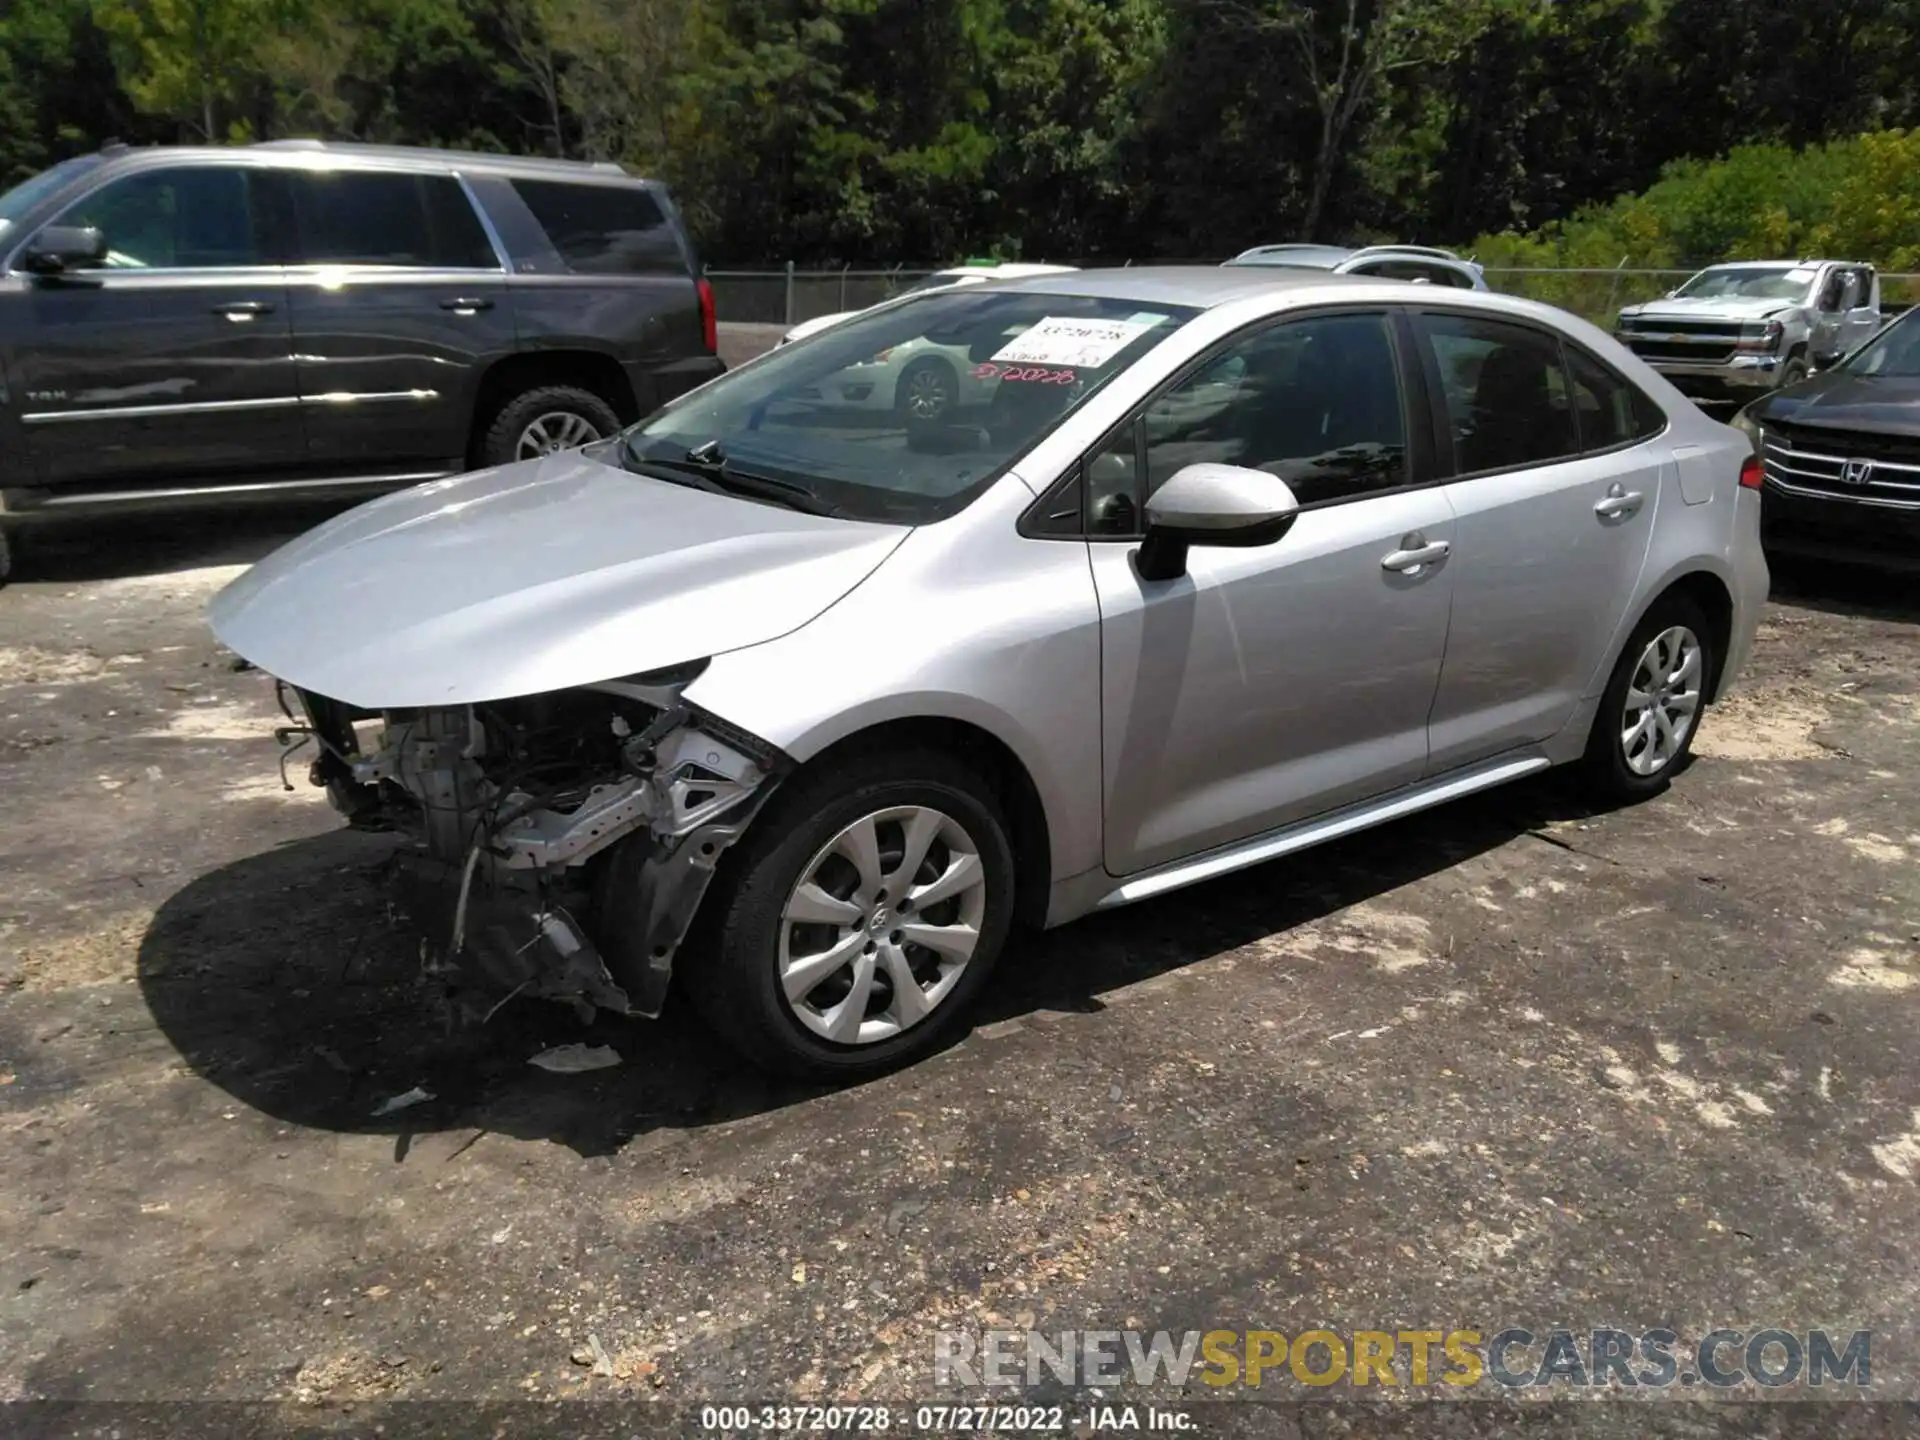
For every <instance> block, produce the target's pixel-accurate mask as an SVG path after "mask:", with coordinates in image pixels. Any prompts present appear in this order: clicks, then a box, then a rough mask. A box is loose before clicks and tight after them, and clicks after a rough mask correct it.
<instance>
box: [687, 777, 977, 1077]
mask: <svg viewBox="0 0 1920 1440" xmlns="http://www.w3.org/2000/svg"><path fill="white" fill-rule="evenodd" d="M1008 833H1009V832H1008V826H1007V823H1006V820H1005V818H1004V815H1003V813H1002V811H1001V808H1000V804H999V801H998V799H997V798H996V797H995V795H994V792H993V789H992V787H991V786H990V785H988V784H986V783H985V782H984V781H983V780H982V779H981V777H979V776H978V775H976V774H975V773H974V772H973V771H972V770H970V769H969V768H968V767H966V766H965V765H963V764H961V763H959V762H958V761H956V760H954V759H952V758H951V757H949V756H946V755H944V754H941V753H939V752H937V751H926V750H902V751H893V752H883V753H880V754H876V755H872V756H867V757H863V758H862V759H859V760H855V761H852V762H849V763H847V764H845V765H836V766H834V767H832V768H831V769H830V770H822V771H819V772H815V773H812V774H805V773H803V774H802V775H801V776H800V777H799V778H798V779H796V780H795V781H794V782H792V786H791V788H790V789H788V790H785V791H783V792H782V793H780V794H778V795H776V796H775V797H774V800H773V802H772V803H771V804H769V806H768V809H767V811H766V813H765V814H763V815H762V816H761V817H760V819H759V820H758V821H757V822H756V823H755V825H754V826H753V828H752V829H750V830H749V831H748V833H747V836H746V838H745V839H744V840H743V841H742V842H741V843H740V845H739V847H737V848H736V849H735V851H734V852H733V853H732V854H731V855H729V856H728V858H727V863H726V865H725V866H724V867H723V870H722V873H721V875H720V877H719V878H718V879H717V880H716V882H715V885H714V889H713V891H712V893H710V894H709V896H708V898H707V902H706V906H705V908H704V914H703V917H702V919H703V923H702V924H701V925H700V926H699V927H698V930H697V934H696V938H695V942H694V944H693V945H692V946H691V947H690V951H689V953H686V954H685V955H684V958H683V963H682V964H681V965H680V966H679V967H678V969H679V980H680V981H681V983H683V984H684V985H685V986H686V988H687V989H688V990H689V991H690V992H691V996H692V998H693V1000H694V1002H695V1004H696V1005H697V1006H698V1007H699V1009H700V1011H701V1013H702V1014H703V1015H704V1016H705V1017H706V1018H707V1020H708V1021H709V1023H710V1024H712V1025H713V1027H714V1028H715V1029H716V1030H718V1031H719V1032H720V1033H721V1034H722V1035H723V1036H725V1037H726V1038H727V1039H728V1040H729V1041H730V1042H732V1044H733V1045H734V1046H735V1048H737V1049H738V1050H739V1051H740V1053H741V1054H742V1056H744V1057H745V1058H747V1059H749V1060H751V1061H753V1062H754V1063H755V1064H757V1065H760V1066H761V1067H763V1068H765V1069H768V1070H772V1071H775V1072H777V1073H782V1074H788V1075H803V1076H810V1077H814V1078H828V1079H855V1078H859V1077H861V1076H865V1075H870V1074H874V1073H877V1072H879V1071H882V1070H886V1069H889V1068H891V1067H893V1066H895V1065H898V1064H901V1063H903V1062H905V1061H908V1060H911V1059H915V1058H917V1057H919V1056H921V1055H924V1054H925V1053H927V1052H928V1051H930V1050H932V1049H933V1048H934V1047H935V1046H937V1045H938V1044H939V1043H940V1040H941V1038H942V1037H943V1036H944V1035H945V1034H946V1033H947V1032H948V1030H949V1029H950V1027H951V1025H952V1023H953V1022H954V1020H955V1019H956V1018H957V1017H958V1015H959V1014H960V1012H961V1011H962V1010H964V1009H965V1008H966V1005H967V1002H968V1001H969V1000H970V999H971V998H972V996H973V995H975V994H976V993H977V992H978V991H979V989H980V987H981V986H982V985H983V984H984V983H985V982H986V979H987V975H988V973H989V972H990V971H991V970H992V968H993V964H994V962H995V960H997V959H998V958H999V953H1000V949H1001V947H1002V945H1003V944H1004V943H1005V940H1006V935H1007V931H1008V928H1009V926H1010V924H1011V922H1012V918H1013V885H1014V863H1013V851H1012V846H1011V844H1010V842H1009V840H1008ZM702 952H704V953H702Z"/></svg>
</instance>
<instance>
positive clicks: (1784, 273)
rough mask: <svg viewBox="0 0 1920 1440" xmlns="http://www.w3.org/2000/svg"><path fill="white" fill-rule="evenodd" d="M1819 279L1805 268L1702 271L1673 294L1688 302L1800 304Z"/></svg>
mask: <svg viewBox="0 0 1920 1440" xmlns="http://www.w3.org/2000/svg"><path fill="white" fill-rule="evenodd" d="M1819 275H1820V272H1819V271H1818V270H1814V269H1812V268H1809V267H1800V268H1798V269H1793V270H1779V269H1773V268H1766V269H1762V268H1759V267H1749V268H1746V269H1738V270H1702V271H1701V272H1700V273H1699V274H1698V275H1696V276H1694V277H1693V278H1692V279H1691V280H1689V281H1687V283H1686V284H1684V285H1682V286H1681V287H1680V288H1679V289H1678V290H1676V291H1675V292H1674V294H1676V295H1684V296H1685V297H1686V298H1687V299H1689V300H1804V299H1806V298H1807V295H1808V294H1809V293H1810V292H1811V291H1812V289H1813V282H1814V281H1815V280H1816V279H1818V278H1819Z"/></svg>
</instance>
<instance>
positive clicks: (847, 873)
mask: <svg viewBox="0 0 1920 1440" xmlns="http://www.w3.org/2000/svg"><path fill="white" fill-rule="evenodd" d="M986 907H987V876H986V868H985V866H984V865H983V864H982V863H981V859H980V847H979V846H978V845H977V844H976V843H975V842H974V839H973V837H972V836H971V835H969V834H968V833H967V831H966V829H965V827H964V826H962V825H961V824H960V823H959V821H957V820H955V819H954V818H953V817H952V816H950V815H947V814H945V813H943V812H942V811H939V810H935V809H932V808H930V807H927V806H922V805H900V806H892V807H889V808H887V809H885V810H877V811H874V812H873V813H872V814H869V815H864V816H862V817H861V818H860V819H858V820H856V821H854V822H853V823H852V824H851V825H849V826H847V827H846V828H845V829H843V830H842V831H841V832H840V833H839V834H838V835H836V836H834V837H833V839H832V840H830V841H828V842H827V843H826V844H825V845H823V846H822V847H821V848H820V849H819V850H818V851H817V852H816V853H815V854H814V857H813V858H812V859H811V860H810V861H808V862H807V865H806V868H805V869H803V870H802V871H801V872H800V879H799V881H798V882H797V883H796V884H795V885H794V887H793V890H792V892H791V893H790V894H789V895H788V896H787V903H786V905H785V907H784V908H783V909H782V911H781V920H780V944H779V983H780V987H781V992H782V994H783V995H784V996H785V999H786V1003H787V1006H788V1008H789V1009H790V1010H791V1011H792V1012H793V1014H794V1016H795V1018H796V1019H798V1020H799V1021H800V1023H801V1024H802V1025H804V1026H806V1027H807V1029H809V1030H811V1031H812V1032H813V1033H814V1034H816V1035H818V1036H820V1037H821V1038H822V1039H826V1040H831V1041H834V1042H835V1043H837V1044H841V1045H872V1044H876V1043H878V1042H879V1041H882V1040H888V1039H891V1038H892V1037H893V1036H895V1035H898V1034H900V1033H901V1032H902V1031H904V1030H909V1029H911V1028H912V1027H913V1026H915V1025H918V1024H919V1023H920V1022H921V1021H923V1020H925V1019H926V1018H927V1017H928V1016H929V1015H931V1014H933V1012H934V1011H935V1010H937V1009H938V1008H939V1006H940V1005H941V1003H942V1002H943V1001H945V1000H946V999H947V997H948V996H949V995H951V994H952V993H953V990H954V987H955V986H956V985H958V984H959V982H960V976H961V974H962V972H963V971H965V969H966V968H967V965H968V963H969V962H970V961H971V960H972V959H973V954H974V951H975V949H976V948H977V947H978V946H979V943H980V927H981V924H982V922H983V921H984V920H985V918H986Z"/></svg>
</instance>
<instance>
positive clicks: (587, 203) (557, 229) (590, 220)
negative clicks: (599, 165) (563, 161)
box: [513, 180, 687, 275]
mask: <svg viewBox="0 0 1920 1440" xmlns="http://www.w3.org/2000/svg"><path fill="white" fill-rule="evenodd" d="M513 189H514V193H515V194H517V195H518V196H519V197H520V198H521V200H523V201H525V202H526V206H527V208H528V209H529V210H531V211H532V212H533V218H534V219H536V220H538V221H539V222H540V227H541V229H543V230H545V231H546V232H547V238H548V239H549V240H551V241H552V242H553V248H554V249H555V250H557V251H558V252H559V253H560V258H561V259H563V260H565V261H566V262H567V265H568V267H569V268H570V269H572V270H573V271H574V273H575V274H579V275H657V274H676V275H684V274H685V273H686V269H687V262H686V257H685V256H683V255H682V254H681V253H680V246H679V243H678V242H677V241H676V240H675V239H674V235H673V230H672V228H671V227H669V226H668V224H667V217H666V215H665V213H664V212H663V211H662V210H661V208H660V202H659V201H657V200H655V199H654V198H653V196H652V195H650V194H648V193H647V192H646V191H645V190H644V189H642V188H641V187H640V186H638V185H574V184H568V183H567V182H565V181H560V180H515V181H514V182H513Z"/></svg>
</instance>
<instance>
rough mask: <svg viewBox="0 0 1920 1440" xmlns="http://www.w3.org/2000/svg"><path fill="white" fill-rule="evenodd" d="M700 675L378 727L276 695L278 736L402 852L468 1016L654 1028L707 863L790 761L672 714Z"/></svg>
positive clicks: (680, 674) (360, 822)
mask: <svg viewBox="0 0 1920 1440" xmlns="http://www.w3.org/2000/svg"><path fill="white" fill-rule="evenodd" d="M704 668H705V662H704V661H700V662H695V663H693V664H690V665H682V666H676V667H673V668H671V669H668V670H659V671H654V672H651V673H649V674H646V675H637V676H631V677H628V678H626V679H621V680H610V681H604V682H601V683H599V684H594V685H587V686H582V687H580V688H577V689H572V690H564V691H558V692H554V693H552V694H546V695H536V696H528V697H523V698H520V699H513V700H501V701H492V702H488V703H485V704H476V705H459V706H447V707H444V708H435V709H413V710H388V711H381V712H377V713H376V712H369V711H363V710H359V709H356V708H355V707H353V706H350V705H346V704H344V703H342V702H340V701H337V700H332V699H328V698H327V697H325V696H321V695H316V694H313V693H311V692H309V691H305V690H300V689H296V688H294V687H292V686H287V685H282V687H281V703H282V707H283V709H286V710H287V718H288V722H289V723H288V724H287V725H286V726H284V727H282V728H281V729H280V730H279V731H277V732H276V735H277V736H278V738H279V739H280V741H281V743H282V745H283V746H284V747H286V753H287V756H291V755H292V754H293V753H294V752H296V751H298V750H300V749H301V748H303V747H304V746H306V745H308V744H312V745H313V746H315V747H316V748H317V751H318V754H317V756H316V757H315V758H314V760H313V762H312V765H311V767H310V770H309V778H310V779H311V780H312V782H313V783H314V784H316V785H322V786H324V787H325V788H326V790H327V793H328V798H329V799H330V800H331V801H332V803H333V805H334V808H335V809H337V810H339V811H340V812H341V813H342V814H343V815H345V816H346V818H347V820H348V822H349V823H350V824H352V825H354V826H355V827H356V828H361V829H372V830H398V831H400V832H401V833H403V834H405V835H407V836H408V837H409V838H411V839H412V840H413V841H414V842H415V843H414V845H413V846H412V847H411V849H410V851H409V852H408V853H405V854H403V856H402V857H401V873H402V876H403V887H404V892H405V906H406V909H407V910H408V911H409V913H410V914H412V915H413V916H414V918H415V920H416V921H417V923H418V924H419V925H420V927H421V929H422V931H423V932H424V936H425V952H424V953H425V955H426V959H427V963H428V966H429V969H430V970H431V971H432V972H434V973H436V974H438V975H440V976H442V977H444V978H445V979H447V980H448V981H450V982H451V983H452V985H453V986H454V988H455V989H456V990H457V991H458V992H459V993H460V994H461V995H462V996H463V997H464V998H465V1000H466V1001H467V1002H468V1004H467V1008H469V1009H472V1008H474V1007H475V1006H485V1007H486V1010H487V1013H491V1010H492V1009H494V1008H497V1007H498V1005H499V1004H500V1003H501V1002H502V1000H504V999H505V998H509V997H512V996H531V997H541V998H545V999H550V1000H560V1001H564V1002H568V1003H570V1004H572V1005H574V1006H575V1007H576V1008H580V1009H581V1010H582V1011H583V1013H590V1012H591V1010H592V1009H595V1008H598V1009H606V1010H612V1011H615V1012H617V1013H620V1014H626V1015H645V1016H654V1015H657V1014H659V1012H660V1007H661V1004H662V1002H663V1001H664V1000H665V998H666V991H667V983H668V980H669V979H670V978H671V975H672V969H673V960H674V956H675V954H676V952H677V951H678V950H679V947H680V944H681V942H682V941H683V940H684V939H685V937H686V934H687V930H688V927H689V926H690V925H691V924H692V923H693V918H694V915H695V913H696V911H697V910H698V908H699V906H700V902H701V898H702V897H703V896H704V895H705V893H706V890H707V886H708V885H709V883H710V882H711V881H712V879H713V874H714V867H715V866H716V865H717V864H718V862H719V859H720V857H721V856H722V855H723V854H724V853H725V852H726V850H727V848H728V847H729V846H731V845H732V844H733V843H734V841H736V840H737V839H739V837H740V835H741V834H742V833H743V832H744V831H745V829H746V827H747V825H748V824H749V823H750V822H751V821H752V819H753V817H754V815H755V814H757V813H758V812H759V810H760V807H761V806H762V805H764V804H765V803H766V801H767V799H768V797H769V795H770V794H771V792H772V791H773V789H774V787H775V784H776V782H777V781H778V779H779V777H780V776H781V775H782V774H784V773H785V771H786V770H787V769H788V768H789V765H790V762H789V761H788V760H787V758H786V757H785V756H784V755H782V754H781V753H780V752H779V751H777V750H775V749H774V748H773V747H771V746H769V745H767V744H765V743H764V742H762V741H759V740H757V739H755V738H754V737H753V736H751V735H747V734H744V733H742V732H741V731H739V730H737V729H735V728H734V727H732V726H729V725H727V724H726V723H725V722H724V721H721V720H719V719H717V718H716V717H714V716H712V715H709V714H707V713H705V712H704V711H702V710H700V709H699V708H698V707H697V706H694V705H691V704H689V703H688V702H686V701H685V700H684V699H682V695H681V692H682V691H683V690H684V689H685V687H686V686H687V685H688V684H690V683H691V682H692V681H693V680H694V679H695V678H696V677H697V676H698V675H699V674H700V672H701V671H702V670H703V669H704ZM289 694H291V695H293V696H296V697H297V698H298V702H299V709H300V712H301V713H300V714H298V715H296V714H295V712H294V710H293V708H292V707H291V705H289V703H288V698H287V697H288V695H289ZM282 763H283V771H284V765H285V759H284V758H283V762H282Z"/></svg>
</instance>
